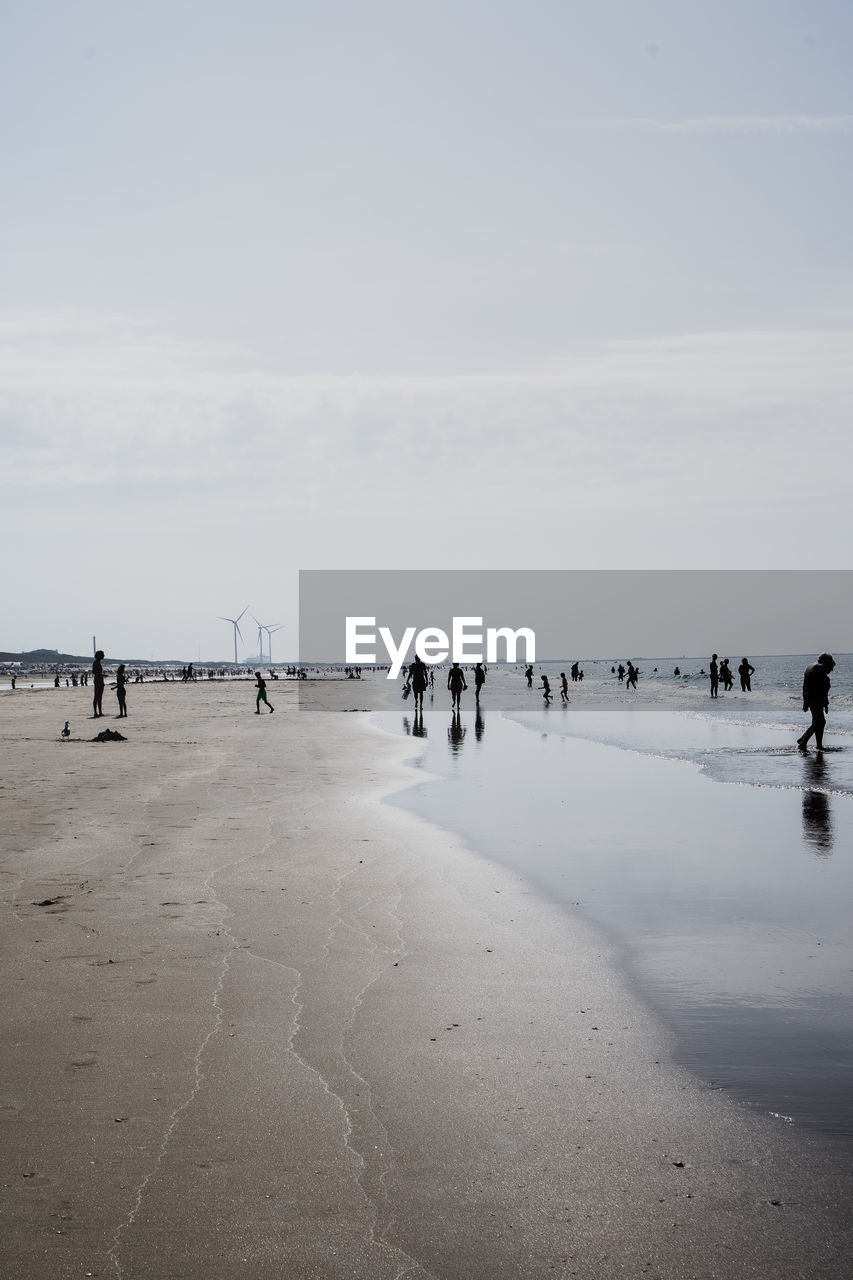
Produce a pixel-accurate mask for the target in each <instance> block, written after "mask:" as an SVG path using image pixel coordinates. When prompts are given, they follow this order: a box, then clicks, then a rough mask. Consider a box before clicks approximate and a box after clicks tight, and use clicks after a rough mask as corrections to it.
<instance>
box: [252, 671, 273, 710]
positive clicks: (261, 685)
mask: <svg viewBox="0 0 853 1280" xmlns="http://www.w3.org/2000/svg"><path fill="white" fill-rule="evenodd" d="M255 679H256V680H257V682H258V684H257V689H258V696H257V697H256V698H255V715H256V716H259V715H260V714H261V703H262V702H265V703H266V705H267V706H268V707H269V709H270V711H271V712H272V711H275V707H274V706H273V704H272V703H271V702H270V700H269V698H268V697H267V682H266V680H265V679H264V678H263V676H262V675H261V673H260V671H256V672H255Z"/></svg>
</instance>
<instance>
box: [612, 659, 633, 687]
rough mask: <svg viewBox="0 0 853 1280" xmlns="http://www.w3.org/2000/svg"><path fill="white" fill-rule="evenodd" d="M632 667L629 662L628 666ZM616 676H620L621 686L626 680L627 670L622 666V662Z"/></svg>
mask: <svg viewBox="0 0 853 1280" xmlns="http://www.w3.org/2000/svg"><path fill="white" fill-rule="evenodd" d="M630 665H631V664H630V662H629V663H628V666H629V667H630ZM616 674H617V675H618V676H619V683H620V684H621V683H622V681H623V680H624V679H625V668H624V667H623V666H622V663H621V662H620V663H619V670H618V671H617V673H616Z"/></svg>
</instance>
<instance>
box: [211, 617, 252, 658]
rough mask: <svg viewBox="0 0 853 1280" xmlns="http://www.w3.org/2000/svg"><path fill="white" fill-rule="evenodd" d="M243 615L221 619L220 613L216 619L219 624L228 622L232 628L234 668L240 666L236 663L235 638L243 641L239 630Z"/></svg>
mask: <svg viewBox="0 0 853 1280" xmlns="http://www.w3.org/2000/svg"><path fill="white" fill-rule="evenodd" d="M248 607H249V606H248V605H246V609H248ZM246 609H244V610H243V613H245V612H246ZM243 613H238V614H237V617H236V618H223V616H222V614H221V613H220V614H217V617H218V618H219V621H220V622H230V623H231V625H232V626H233V628H234V666H235V667H237V666H239V665H240V664H239V663H238V661H237V637H238V636H239V637H240V639H241V640H242V639H243V632H242V631H241V630H240V619H241V618H242V616H243Z"/></svg>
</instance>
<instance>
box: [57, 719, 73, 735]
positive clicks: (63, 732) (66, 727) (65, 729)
mask: <svg viewBox="0 0 853 1280" xmlns="http://www.w3.org/2000/svg"><path fill="white" fill-rule="evenodd" d="M59 736H60V737H61V738H70V737H71V730H70V729H69V728H68V721H67V720H66V721H65V728H64V729H63V730H62V733H61V734H60V735H59Z"/></svg>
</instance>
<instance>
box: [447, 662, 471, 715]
mask: <svg viewBox="0 0 853 1280" xmlns="http://www.w3.org/2000/svg"><path fill="white" fill-rule="evenodd" d="M447 687H448V689H449V690H450V704H451V706H452V707H453V708H454V709H455V710H456V711H458V710H459V709H460V707H461V706H462V690H463V689H467V688H468V685H467V684H466V682H465V672H464V671H463V670H462V668H461V667H460V665H459V663H458V662H454V664H453V666H452V667H451V668H450V670H449V671H448V673H447Z"/></svg>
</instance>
